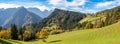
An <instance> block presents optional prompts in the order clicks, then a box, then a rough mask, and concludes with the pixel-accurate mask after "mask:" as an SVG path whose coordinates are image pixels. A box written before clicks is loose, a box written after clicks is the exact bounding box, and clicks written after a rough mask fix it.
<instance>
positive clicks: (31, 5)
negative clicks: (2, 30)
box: [0, 3, 50, 11]
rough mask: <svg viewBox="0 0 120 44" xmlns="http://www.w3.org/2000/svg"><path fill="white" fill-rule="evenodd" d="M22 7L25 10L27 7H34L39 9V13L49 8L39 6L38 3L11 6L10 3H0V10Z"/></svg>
mask: <svg viewBox="0 0 120 44" xmlns="http://www.w3.org/2000/svg"><path fill="white" fill-rule="evenodd" d="M21 6H24V7H25V8H29V7H35V8H38V9H40V10H41V11H44V10H50V8H48V7H46V6H44V5H40V4H39V3H21V4H20V3H17V4H11V3H0V8H5V9H6V8H17V7H21Z"/></svg>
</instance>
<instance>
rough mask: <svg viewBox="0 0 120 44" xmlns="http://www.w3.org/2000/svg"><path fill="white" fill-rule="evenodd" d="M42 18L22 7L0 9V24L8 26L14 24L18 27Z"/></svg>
mask: <svg viewBox="0 0 120 44" xmlns="http://www.w3.org/2000/svg"><path fill="white" fill-rule="evenodd" d="M41 19H42V18H41V17H40V16H38V15H37V14H36V13H33V12H31V11H28V9H26V8H24V7H19V8H8V9H0V26H3V27H5V28H8V27H10V26H11V24H16V25H17V26H18V27H20V26H23V25H26V24H29V23H35V22H38V21H40V20H41Z"/></svg>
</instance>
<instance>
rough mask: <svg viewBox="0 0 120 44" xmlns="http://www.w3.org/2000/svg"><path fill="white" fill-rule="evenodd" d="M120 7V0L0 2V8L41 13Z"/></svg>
mask: <svg viewBox="0 0 120 44" xmlns="http://www.w3.org/2000/svg"><path fill="white" fill-rule="evenodd" d="M119 5H120V0H0V8H5V9H6V8H15V7H20V6H24V7H26V8H29V7H36V8H39V9H40V10H41V11H44V10H53V9H54V8H59V9H64V10H71V11H77V12H83V13H95V12H98V11H101V10H105V9H110V8H113V7H116V6H119Z"/></svg>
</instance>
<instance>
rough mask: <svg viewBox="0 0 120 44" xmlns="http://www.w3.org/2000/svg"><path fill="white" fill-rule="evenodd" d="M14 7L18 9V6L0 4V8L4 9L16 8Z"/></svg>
mask: <svg viewBox="0 0 120 44" xmlns="http://www.w3.org/2000/svg"><path fill="white" fill-rule="evenodd" d="M16 7H20V5H16V4H6V3H0V8H5V9H6V8H16Z"/></svg>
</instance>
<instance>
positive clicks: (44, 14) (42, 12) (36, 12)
mask: <svg viewBox="0 0 120 44" xmlns="http://www.w3.org/2000/svg"><path fill="white" fill-rule="evenodd" d="M27 10H28V11H31V12H33V13H35V14H37V15H39V16H40V17H41V18H45V17H47V16H48V15H49V14H50V13H51V12H52V10H50V11H48V10H44V11H40V10H39V9H38V8H27Z"/></svg>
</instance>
